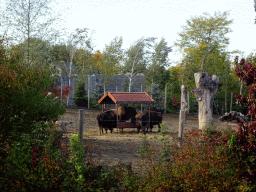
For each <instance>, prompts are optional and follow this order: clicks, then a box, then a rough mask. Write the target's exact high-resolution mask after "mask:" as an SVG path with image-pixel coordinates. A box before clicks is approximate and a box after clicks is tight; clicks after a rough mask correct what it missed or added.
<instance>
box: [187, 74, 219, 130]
mask: <svg viewBox="0 0 256 192" xmlns="http://www.w3.org/2000/svg"><path fill="white" fill-rule="evenodd" d="M194 77H195V83H196V88H192V90H191V92H192V93H193V94H194V95H195V97H196V99H197V101H198V120H199V129H204V128H205V127H207V126H213V116H212V115H213V114H212V110H211V99H212V98H213V96H214V95H215V94H216V93H217V91H218V89H219V87H220V86H221V85H222V84H221V82H220V78H219V77H218V76H216V75H210V74H209V73H207V72H200V73H195V74H194Z"/></svg>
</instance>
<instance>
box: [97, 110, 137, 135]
mask: <svg viewBox="0 0 256 192" xmlns="http://www.w3.org/2000/svg"><path fill="white" fill-rule="evenodd" d="M135 115H136V109H134V108H133V107H118V117H120V120H119V121H120V122H125V121H127V120H129V119H131V122H132V123H135V122H136V119H135ZM97 120H98V124H99V129H100V133H103V128H105V131H106V133H107V130H108V129H109V130H110V131H111V133H112V131H113V128H115V127H117V109H111V110H108V111H105V112H103V113H101V114H99V115H98V116H97Z"/></svg>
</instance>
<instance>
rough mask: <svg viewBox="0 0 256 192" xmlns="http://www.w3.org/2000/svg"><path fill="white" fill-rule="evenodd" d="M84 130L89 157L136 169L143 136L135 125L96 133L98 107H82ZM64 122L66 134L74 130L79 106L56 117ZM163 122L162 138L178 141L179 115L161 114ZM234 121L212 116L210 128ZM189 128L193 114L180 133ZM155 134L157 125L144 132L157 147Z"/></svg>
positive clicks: (195, 120) (194, 122)
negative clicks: (122, 163) (90, 152)
mask: <svg viewBox="0 0 256 192" xmlns="http://www.w3.org/2000/svg"><path fill="white" fill-rule="evenodd" d="M84 110H85V112H84V131H83V140H84V142H86V143H88V144H89V145H91V146H92V151H93V153H92V156H93V159H95V160H97V161H98V162H101V163H104V164H106V165H116V164H117V163H118V162H119V161H121V162H124V163H128V162H132V166H133V169H137V168H138V166H139V164H138V160H139V157H138V155H136V153H137V151H138V149H140V146H141V141H142V140H143V138H144V135H143V134H142V133H137V129H135V128H124V130H123V132H121V130H119V131H118V132H117V129H116V128H114V130H113V133H110V131H108V133H105V131H104V134H103V135H100V133H99V127H98V124H97V120H96V116H97V114H99V113H100V112H101V111H100V110H92V109H91V110H88V109H84ZM59 120H60V121H63V122H65V123H67V126H66V128H67V135H70V134H72V133H78V127H79V109H72V108H67V110H66V113H65V114H64V115H63V116H62V117H61V118H60V119H59ZM163 122H164V124H165V125H166V126H167V130H166V137H167V138H168V139H169V141H170V144H171V145H177V143H178V129H179V115H178V114H163ZM234 126H236V124H234V123H227V122H221V121H220V120H219V119H218V117H217V116H214V127H216V128H218V129H225V128H227V127H234ZM193 128H198V116H197V114H189V115H188V116H187V120H186V124H185V126H184V132H185V131H186V130H190V129H193ZM155 137H158V139H159V138H161V137H162V135H161V133H159V132H157V126H155V127H154V128H153V132H152V133H146V138H147V140H149V141H150V144H152V145H153V146H155V147H156V148H157V147H160V144H159V141H158V140H157V139H155Z"/></svg>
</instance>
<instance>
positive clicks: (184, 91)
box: [180, 85, 188, 123]
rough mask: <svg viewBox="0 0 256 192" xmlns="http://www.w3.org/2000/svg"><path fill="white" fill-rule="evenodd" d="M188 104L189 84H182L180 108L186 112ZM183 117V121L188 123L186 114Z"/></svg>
mask: <svg viewBox="0 0 256 192" xmlns="http://www.w3.org/2000/svg"><path fill="white" fill-rule="evenodd" d="M187 106H188V102H187V85H181V96H180V110H181V111H184V112H186V110H187ZM183 118H184V119H183V120H182V121H183V123H186V116H184V117H183Z"/></svg>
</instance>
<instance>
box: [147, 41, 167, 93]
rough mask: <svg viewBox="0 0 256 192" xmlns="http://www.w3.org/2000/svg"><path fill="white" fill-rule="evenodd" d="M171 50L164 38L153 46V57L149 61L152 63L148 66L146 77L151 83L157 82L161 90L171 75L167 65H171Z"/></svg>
mask: <svg viewBox="0 0 256 192" xmlns="http://www.w3.org/2000/svg"><path fill="white" fill-rule="evenodd" d="M171 50H172V49H171V47H169V46H168V45H167V42H166V41H165V39H164V38H162V39H161V40H160V42H158V43H155V45H154V46H153V51H152V53H151V58H150V61H149V62H148V63H150V64H149V65H148V66H147V73H146V79H147V82H148V84H149V85H151V84H153V83H156V84H159V87H160V89H161V90H163V89H164V87H165V84H166V82H167V81H168V79H169V76H170V73H169V71H168V70H167V67H169V65H170V62H169V58H168V55H169V53H170V52H171Z"/></svg>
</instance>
